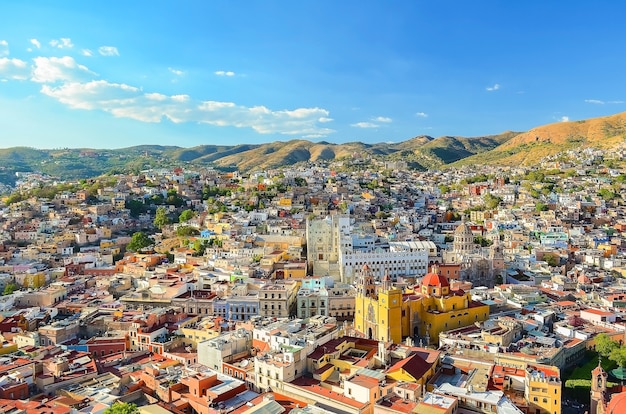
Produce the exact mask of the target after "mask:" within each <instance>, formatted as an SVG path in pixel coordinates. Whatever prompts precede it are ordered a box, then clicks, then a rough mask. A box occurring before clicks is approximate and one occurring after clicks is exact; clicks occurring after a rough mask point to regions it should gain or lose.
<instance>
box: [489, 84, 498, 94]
mask: <svg viewBox="0 0 626 414" xmlns="http://www.w3.org/2000/svg"><path fill="white" fill-rule="evenodd" d="M498 89H500V84H499V83H496V84H494V85H493V86H487V88H486V90H487V91H489V92H493V91H497V90H498Z"/></svg>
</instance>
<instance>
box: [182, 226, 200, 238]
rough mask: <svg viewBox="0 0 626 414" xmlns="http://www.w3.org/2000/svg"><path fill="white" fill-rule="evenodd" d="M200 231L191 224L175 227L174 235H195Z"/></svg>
mask: <svg viewBox="0 0 626 414" xmlns="http://www.w3.org/2000/svg"><path fill="white" fill-rule="evenodd" d="M198 234H200V231H199V230H198V229H196V228H194V227H191V226H180V227H179V228H177V229H176V235H177V236H180V237H188V236H197V235H198Z"/></svg>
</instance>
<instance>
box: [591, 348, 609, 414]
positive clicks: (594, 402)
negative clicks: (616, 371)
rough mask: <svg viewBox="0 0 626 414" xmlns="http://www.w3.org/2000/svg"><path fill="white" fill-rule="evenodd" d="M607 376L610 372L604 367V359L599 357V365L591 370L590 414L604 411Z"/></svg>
mask: <svg viewBox="0 0 626 414" xmlns="http://www.w3.org/2000/svg"><path fill="white" fill-rule="evenodd" d="M607 378H608V374H607V373H606V371H605V370H604V369H603V368H602V359H601V357H598V366H597V367H595V368H594V369H593V371H591V404H590V406H589V414H600V413H604V408H605V407H604V405H605V404H606V382H607Z"/></svg>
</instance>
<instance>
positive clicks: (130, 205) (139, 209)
mask: <svg viewBox="0 0 626 414" xmlns="http://www.w3.org/2000/svg"><path fill="white" fill-rule="evenodd" d="M126 208H127V209H129V210H130V215H131V216H132V217H139V215H140V214H141V213H143V212H144V211H145V210H146V206H145V204H144V203H142V202H141V201H139V200H132V199H131V200H127V201H126Z"/></svg>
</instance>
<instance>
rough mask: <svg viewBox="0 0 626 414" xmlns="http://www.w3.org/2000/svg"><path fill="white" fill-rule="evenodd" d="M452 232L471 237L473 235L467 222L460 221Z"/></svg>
mask: <svg viewBox="0 0 626 414" xmlns="http://www.w3.org/2000/svg"><path fill="white" fill-rule="evenodd" d="M454 234H455V235H459V236H460V235H467V236H472V238H473V237H474V234H473V233H472V229H471V228H470V226H468V225H467V223H465V222H462V223H461V224H460V225H459V226H458V227H457V228H456V229H455V230H454Z"/></svg>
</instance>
